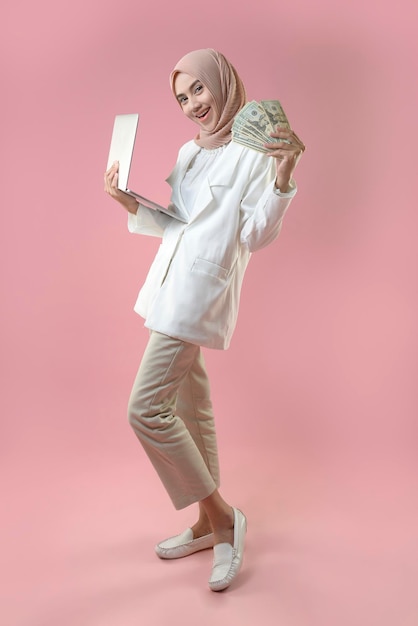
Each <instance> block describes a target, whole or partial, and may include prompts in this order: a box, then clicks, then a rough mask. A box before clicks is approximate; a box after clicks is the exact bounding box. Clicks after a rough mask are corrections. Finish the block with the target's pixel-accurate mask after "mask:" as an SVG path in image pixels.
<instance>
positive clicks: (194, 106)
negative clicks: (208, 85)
mask: <svg viewBox="0 0 418 626" xmlns="http://www.w3.org/2000/svg"><path fill="white" fill-rule="evenodd" d="M201 106H202V105H201V103H200V102H199V101H198V100H197V99H196V98H191V99H190V108H191V110H192V112H193V113H196V111H198V110H199V109H200V107H201Z"/></svg>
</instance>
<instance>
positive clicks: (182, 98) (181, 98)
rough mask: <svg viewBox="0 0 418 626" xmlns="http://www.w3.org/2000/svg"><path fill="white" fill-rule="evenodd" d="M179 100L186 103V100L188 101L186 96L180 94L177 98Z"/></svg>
mask: <svg viewBox="0 0 418 626" xmlns="http://www.w3.org/2000/svg"><path fill="white" fill-rule="evenodd" d="M177 100H178V101H179V102H180V104H184V103H185V102H187V98H186V96H180V97H179V98H177Z"/></svg>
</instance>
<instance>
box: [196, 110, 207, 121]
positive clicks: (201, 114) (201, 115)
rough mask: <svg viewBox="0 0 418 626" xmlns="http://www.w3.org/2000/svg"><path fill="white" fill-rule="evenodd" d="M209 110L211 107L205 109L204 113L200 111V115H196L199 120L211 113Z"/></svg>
mask: <svg viewBox="0 0 418 626" xmlns="http://www.w3.org/2000/svg"><path fill="white" fill-rule="evenodd" d="M209 111H210V108H209V109H206V111H205V112H204V113H200V114H199V115H196V117H197V118H198V119H199V120H201V119H203V118H204V117H206V115H207V114H208V113H209Z"/></svg>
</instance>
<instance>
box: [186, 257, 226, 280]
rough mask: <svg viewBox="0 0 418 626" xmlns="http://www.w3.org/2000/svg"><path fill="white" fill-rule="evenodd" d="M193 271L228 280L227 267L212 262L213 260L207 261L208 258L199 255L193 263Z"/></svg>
mask: <svg viewBox="0 0 418 626" xmlns="http://www.w3.org/2000/svg"><path fill="white" fill-rule="evenodd" d="M192 272H197V273H198V274H208V275H209V276H214V277H215V278H219V279H220V280H226V278H227V277H228V274H229V270H227V269H226V268H225V267H222V266H221V265H217V264H216V263H212V261H206V259H199V257H198V258H197V259H195V261H194V263H193V266H192Z"/></svg>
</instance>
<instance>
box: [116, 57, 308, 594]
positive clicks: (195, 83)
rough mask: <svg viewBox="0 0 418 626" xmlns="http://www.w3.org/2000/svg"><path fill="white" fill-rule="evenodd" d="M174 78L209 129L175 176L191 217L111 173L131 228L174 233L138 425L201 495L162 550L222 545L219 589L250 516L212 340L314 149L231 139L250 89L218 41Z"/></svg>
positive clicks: (283, 134) (227, 579) (141, 385)
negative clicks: (218, 416)
mask: <svg viewBox="0 0 418 626" xmlns="http://www.w3.org/2000/svg"><path fill="white" fill-rule="evenodd" d="M170 84H171V89H172V92H173V94H174V96H175V98H176V100H177V102H178V104H179V106H180V107H181V109H182V111H183V113H184V114H185V115H186V116H187V117H188V118H189V119H191V120H192V121H193V122H194V123H196V124H197V125H198V127H199V132H198V135H197V136H196V137H195V139H194V140H192V141H189V142H187V143H186V144H185V145H184V146H183V147H182V148H181V149H180V152H179V155H178V160H177V163H176V165H175V167H174V170H173V171H172V173H171V175H170V176H169V178H168V179H167V181H168V182H169V184H170V185H171V187H172V197H171V200H172V203H173V205H174V207H176V210H177V211H178V212H179V214H181V216H182V217H183V218H186V219H187V223H184V222H182V221H180V220H177V219H175V218H172V217H169V216H167V215H165V214H162V213H158V212H155V211H152V210H150V209H147V208H145V207H143V206H140V205H138V202H137V201H136V200H135V199H134V198H132V197H131V196H129V195H127V194H124V193H123V192H121V191H119V190H118V189H117V177H118V164H117V163H115V164H113V166H112V167H111V168H110V169H109V170H108V171H107V172H106V173H105V190H106V192H107V193H108V194H110V195H111V196H112V197H113V198H115V199H116V200H117V201H118V202H119V203H120V204H122V206H123V207H124V208H125V209H126V210H127V211H128V228H129V230H130V231H131V232H134V233H140V234H147V235H154V236H159V237H162V240H163V241H162V245H161V246H160V248H159V251H158V253H157V255H156V258H155V259H154V262H153V264H152V266H151V268H150V270H149V273H148V276H147V279H146V281H145V284H144V286H143V287H142V289H141V291H140V293H139V296H138V300H137V303H136V305H135V310H136V312H138V313H139V314H140V315H141V316H143V317H144V318H145V326H146V327H147V328H148V329H149V330H150V337H149V342H148V345H147V348H146V350H145V352H144V355H143V359H142V362H141V365H140V368H139V371H138V374H137V377H136V379H135V382H134V385H133V388H132V393H131V397H130V400H129V408H128V413H129V421H130V423H131V425H132V427H133V430H134V432H135V433H136V435H137V436H138V438H139V440H140V442H141V444H142V446H143V447H144V450H145V451H146V453H147V454H148V456H149V458H150V460H151V462H152V463H153V465H154V467H155V469H156V470H157V472H158V474H159V476H160V478H161V481H162V483H163V484H164V486H165V488H166V490H167V492H168V494H169V495H170V497H171V499H172V501H173V504H174V506H175V508H176V509H181V508H184V507H186V506H189V505H190V504H192V503H194V502H198V503H199V516H198V519H197V521H196V523H195V524H194V525H193V526H191V527H190V528H188V529H187V530H186V531H184V532H183V533H181V534H180V535H176V536H174V537H170V538H169V539H167V540H165V541H162V542H161V543H159V544H158V545H157V546H156V548H155V549H156V552H157V555H158V556H159V557H161V558H166V559H174V558H179V557H184V556H187V555H189V554H192V553H194V552H196V551H198V550H205V549H208V548H212V547H213V564H212V572H211V575H210V578H209V587H210V588H211V589H212V590H213V591H220V590H222V589H225V588H226V587H228V586H229V585H230V584H231V582H232V581H233V580H234V578H235V577H236V575H237V574H238V572H239V570H240V567H241V564H242V560H243V550H244V537H245V533H246V518H245V516H244V514H243V513H242V512H241V511H240V510H239V509H237V508H235V507H232V506H231V505H230V504H229V503H227V502H226V501H225V500H224V499H223V497H222V496H221V494H220V491H219V484H220V483H219V468H218V456H217V446H216V434H215V427H214V418H213V414H212V405H211V401H210V391H209V382H208V378H207V374H206V370H205V365H204V361H203V357H202V354H201V347H202V346H203V347H209V348H217V349H227V348H228V346H229V343H230V340H231V337H232V334H233V330H234V327H235V323H236V318H237V314H238V305H239V296H240V290H241V285H242V280H243V277H244V272H245V269H246V267H247V264H248V261H249V258H250V255H251V253H252V252H253V251H255V250H257V249H259V248H262V247H264V246H266V245H268V244H269V243H271V242H272V241H273V240H274V239H275V238H276V237H277V236H278V234H279V231H280V228H281V224H282V219H283V216H284V213H285V211H286V209H287V207H288V205H289V203H290V201H291V199H292V197H293V196H294V194H295V193H296V187H295V184H294V182H293V179H292V175H293V172H294V169H295V167H296V165H297V163H298V160H299V158H300V156H301V154H302V152H303V151H304V149H305V148H304V145H303V143H302V142H301V141H300V139H299V138H298V137H297V135H296V134H295V133H294V132H293V131H292V130H289V129H284V128H277V131H276V132H274V133H272V135H271V136H272V142H271V143H268V144H266V147H267V148H268V149H269V153H268V155H266V154H265V153H261V152H257V151H255V150H251V149H249V148H246V147H244V146H241V145H239V144H237V143H234V142H232V141H231V127H232V123H233V120H234V117H235V115H236V114H237V113H238V111H239V110H240V109H241V108H242V107H243V106H244V104H245V102H246V94H245V89H244V85H243V83H242V81H241V79H240V78H239V76H238V74H237V72H236V70H235V68H234V67H233V66H232V65H231V63H230V62H229V61H228V60H227V59H226V58H225V57H224V56H223V55H222V54H221V53H219V52H217V51H215V50H213V49H204V50H195V51H193V52H190V53H189V54H186V55H185V56H184V57H183V58H182V59H181V60H180V61H179V62H178V63H177V65H176V66H175V68H174V70H173V71H172V73H171V75H170ZM283 140H286V142H284V141H283ZM269 157H272V158H269Z"/></svg>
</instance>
